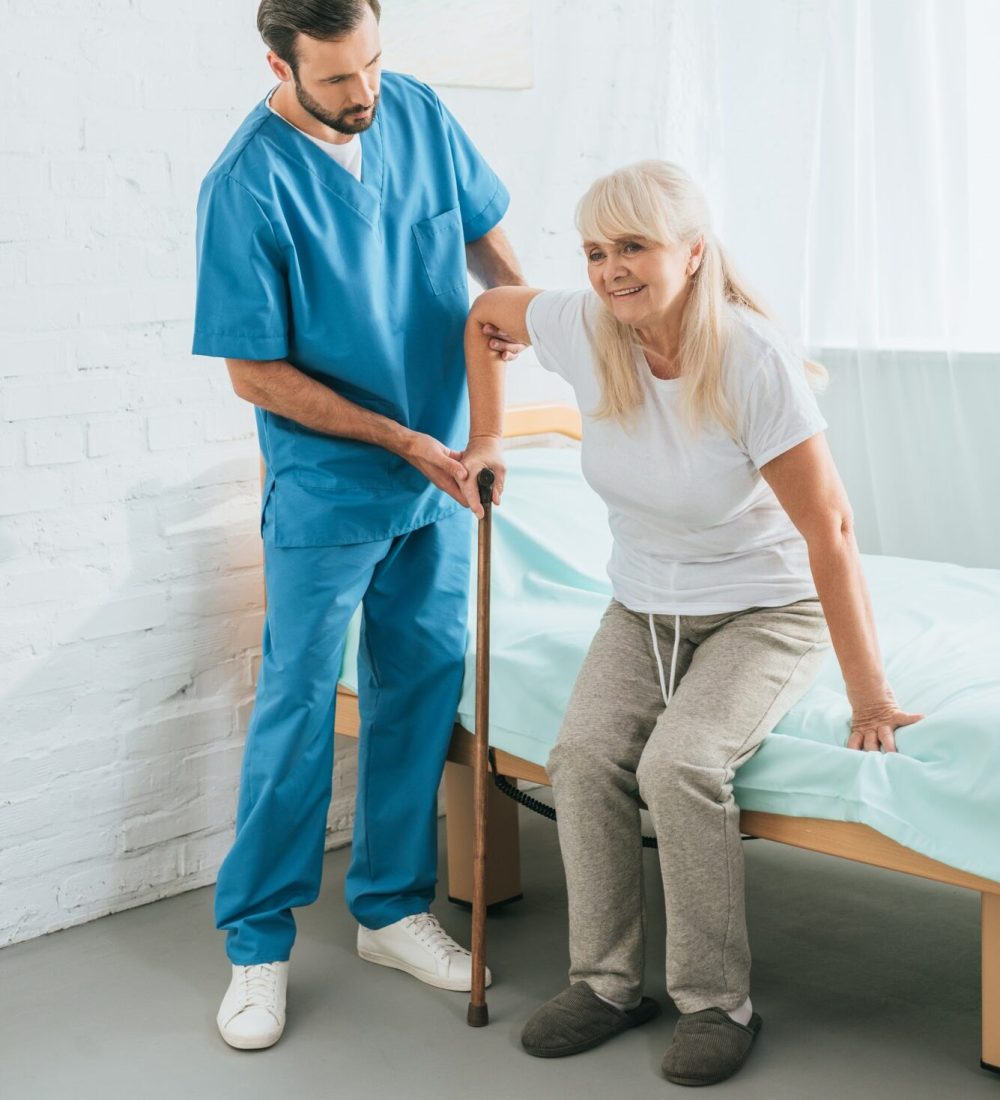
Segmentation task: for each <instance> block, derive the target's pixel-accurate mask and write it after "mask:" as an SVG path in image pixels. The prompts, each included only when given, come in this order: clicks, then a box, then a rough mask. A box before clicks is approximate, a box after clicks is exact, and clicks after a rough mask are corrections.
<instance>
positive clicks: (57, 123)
mask: <svg viewBox="0 0 1000 1100" xmlns="http://www.w3.org/2000/svg"><path fill="white" fill-rule="evenodd" d="M253 7H254V5H252V4H249V5H248V4H247V3H246V2H245V0H213V2H212V3H203V2H202V0H197V2H194V0H188V2H185V3H178V2H177V0H173V2H171V3H169V4H167V3H163V2H162V0H150V2H146V0H141V2H140V0H89V2H88V0H84V2H82V3H80V2H72V3H71V2H69V0H0V25H2V27H3V31H4V37H5V39H6V40H7V41H19V42H21V43H22V44H23V46H24V48H23V49H22V51H21V53H20V55H19V58H18V59H17V60H14V61H11V62H10V64H9V65H7V66H5V68H4V73H3V75H2V76H0V618H2V629H0V715H2V717H0V946H2V945H4V944H7V943H13V942H16V941H18V940H21V939H26V938H29V937H31V936H35V935H39V934H41V933H43V932H47V931H51V930H53V929H56V928H62V927H66V926H68V925H72V924H76V923H80V922H82V921H86V920H90V919H92V918H94V917H97V916H100V915H102V914H105V913H108V912H113V911H115V910H118V909H123V908H127V907H129V906H132V905H137V904H141V903H143V902H146V901H151V900H153V899H155V898H159V897H163V896H166V895H168V894H172V893H177V892H179V891H182V890H186V889H190V888H192V887H195V886H201V885H204V884H206V883H211V882H213V881H214V879H215V874H216V871H217V869H218V865H219V863H220V862H221V860H222V858H223V856H224V855H225V852H226V850H227V847H228V845H229V843H230V839H231V833H232V820H233V814H234V811H235V802H236V790H237V782H238V774H239V764H240V756H241V751H242V743H243V739H244V735H245V731H246V723H247V719H248V717H249V713H250V709H251V700H252V697H253V678H254V675H255V672H256V666H255V658H256V657H257V655H258V653H259V648H260V631H261V626H262V610H261V607H262V582H261V570H260V540H259V536H258V534H257V509H258V495H257V449H256V444H255V441H254V430H253V416H252V410H251V409H250V408H249V406H246V405H245V404H244V403H242V402H240V401H238V400H237V398H235V397H234V396H233V395H232V393H231V390H230V387H229V382H228V377H227V376H226V372H225V368H224V367H223V366H222V364H221V363H217V362H211V361H208V360H195V359H193V358H192V357H191V356H190V354H189V348H190V338H191V317H192V303H193V292H194V207H195V199H196V195H197V187H198V183H199V182H200V180H201V177H202V175H203V174H204V172H205V171H206V170H207V169H208V167H209V166H210V164H211V163H212V161H213V160H214V159H215V157H216V156H217V154H218V153H219V151H220V150H221V148H222V146H223V144H224V143H225V141H226V140H227V139H228V137H229V136H230V134H231V133H232V131H233V129H234V128H235V126H236V125H237V124H238V122H239V121H240V119H241V118H242V117H243V115H244V114H245V113H246V111H247V110H248V109H249V107H250V106H251V105H252V104H253V103H254V102H255V101H256V99H257V98H259V96H260V95H261V94H262V93H263V92H264V91H265V90H266V88H267V87H268V86H269V83H270V82H269V79H268V73H267V70H266V68H265V66H264V63H263V52H262V49H261V46H260V42H259V40H258V38H257V35H256V31H255V28H254V26H253ZM340 748H341V746H339V745H338V749H340ZM355 766H356V765H355V761H354V758H353V752H352V748H351V747H350V743H348V747H347V748H346V751H344V752H340V754H339V760H338V764H337V772H338V774H337V777H336V780H335V782H336V785H337V789H338V790H339V792H340V796H339V798H338V799H336V800H335V803H334V805H333V806H332V807H331V813H330V826H331V827H330V831H329V838H330V843H331V844H332V843H340V842H344V841H346V839H347V838H348V836H349V829H350V826H351V824H352V821H351V806H352V799H353V778H354V770H355Z"/></svg>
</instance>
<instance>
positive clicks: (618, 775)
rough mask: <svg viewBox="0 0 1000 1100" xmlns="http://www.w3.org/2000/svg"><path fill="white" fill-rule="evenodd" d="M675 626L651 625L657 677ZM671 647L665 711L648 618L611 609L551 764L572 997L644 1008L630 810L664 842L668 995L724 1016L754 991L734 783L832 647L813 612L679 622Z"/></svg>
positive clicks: (812, 608) (793, 609) (636, 836)
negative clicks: (581, 991) (580, 989)
mask: <svg viewBox="0 0 1000 1100" xmlns="http://www.w3.org/2000/svg"><path fill="white" fill-rule="evenodd" d="M674 621H675V620H674V616H673V615H657V616H655V617H654V622H655V626H656V632H657V640H658V643H659V650H660V654H661V656H662V658H663V663H664V665H665V666H666V668H667V669H668V670H669V667H670V659H671V654H672V651H673V645H674ZM678 633H679V637H680V642H679V647H678V651H677V673H676V674H677V680H676V687H675V690H674V693H673V695H672V697H671V699H670V703H669V705H668V706H665V705H664V700H663V693H662V691H661V685H660V674H659V671H658V669H657V664H656V658H655V655H654V650H653V642H652V637H651V634H650V627H649V616H648V615H643V614H638V613H636V612H633V611H629V610H628V609H627V608H625V607H624V606H623V605H622V604H620V603H618V602H617V601H615V600H612V601H611V604H610V606H609V607H608V609H607V611H605V613H604V617H603V619H602V620H601V625H600V627H599V628H598V631H597V634H596V635H595V637H594V640H593V642H592V643H591V646H590V650H589V651H588V653H587V657H586V659H585V660H584V663H583V667H582V668H581V670H580V675H579V677H578V679H577V681H576V685H575V687H574V688H573V693H572V696H571V697H570V701H569V706H568V707H567V710H566V715H565V717H564V719H563V724H562V728H561V730H560V733H559V737H558V740H557V742H556V745H555V747H554V748H553V749H552V753H551V755H550V756H549V761H548V771H549V775H550V777H551V779H552V788H553V792H554V795H555V804H556V809H557V810H558V815H559V844H560V847H561V848H562V856H563V862H564V864H565V868H566V882H567V887H568V891H569V941H570V964H571V965H570V981H571V982H577V981H587V982H588V983H589V984H590V986H591V988H593V989H594V990H595V991H596V992H598V993H600V994H602V995H603V996H605V997H609V998H611V999H612V1000H615V1001H619V1002H623V1003H626V1002H630V1001H632V1000H634V999H635V998H636V997H637V996H639V994H640V992H641V989H642V980H643V948H644V943H643V939H644V936H643V912H642V896H643V893H642V847H641V839H640V837H641V832H640V822H639V799H640V798H641V799H642V800H644V801H645V803H646V805H647V806H648V807H649V810H650V813H651V815H652V819H653V824H654V827H655V829H656V835H657V837H658V839H659V857H660V870H661V873H662V875H663V891H664V898H665V903H666V916H667V991H668V992H669V994H670V996H671V997H672V998H673V1000H674V1002H675V1004H676V1005H677V1007H678V1009H679V1010H680V1011H681V1012H698V1011H700V1010H701V1009H703V1008H709V1007H711V1006H716V1007H718V1008H721V1009H724V1010H731V1009H734V1008H736V1007H737V1006H739V1005H741V1004H742V1003H743V1002H744V1000H745V999H746V998H747V996H748V995H749V988H750V949H749V946H748V943H747V929H746V909H745V904H744V887H743V851H742V847H741V844H740V828H739V824H740V811H739V807H738V806H737V805H736V802H735V800H734V798H733V789H732V779H733V773H734V771H735V769H736V768H738V767H739V766H740V764H742V763H744V762H745V761H746V760H747V759H749V757H750V756H752V755H753V753H754V752H755V751H756V750H757V749H758V748H759V747H760V744H761V742H762V741H763V740H764V738H765V737H766V736H767V734H768V733H769V732H770V731H771V730H772V729H773V728H774V726H775V725H776V724H777V722H778V721H779V720H780V719H781V717H782V716H783V715H784V714H785V712H786V711H788V710H789V708H790V707H791V706H792V705H793V704H794V703H795V702H796V701H797V700H798V699H799V698H800V697H801V696H802V694H803V693H804V692H805V690H806V689H807V688H808V687H809V685H810V683H811V682H812V680H813V679H814V677H815V676H816V674H817V672H818V671H819V667H820V665H821V663H822V661H823V658H824V656H825V653H826V650H827V649H828V646H829V634H828V632H827V627H826V621H825V619H824V617H823V611H822V608H821V607H820V603H819V600H817V599H810V600H800V601H799V602H798V603H793V604H788V605H787V606H785V607H757V608H750V609H749V610H747V611H738V612H730V613H727V614H723V615H690V616H689V615H682V616H681V617H680V630H679V632H678ZM667 675H668V676H669V672H668V673H667Z"/></svg>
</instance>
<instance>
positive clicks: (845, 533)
mask: <svg viewBox="0 0 1000 1100" xmlns="http://www.w3.org/2000/svg"><path fill="white" fill-rule="evenodd" d="M760 472H761V474H762V476H763V477H764V479H765V480H766V481H767V483H768V485H770V486H771V488H772V489H773V490H774V495H775V496H776V497H777V498H778V501H779V503H780V504H781V506H782V507H783V508H784V509H785V511H786V512H787V513H788V516H789V518H790V519H791V521H792V523H794V524H795V526H796V528H797V529H798V530H799V532H800V533H801V534H802V537H803V538H804V539H805V540H806V545H807V546H808V548H809V565H810V567H811V569H812V575H813V580H814V581H815V582H816V592H817V594H818V596H819V599H820V603H821V604H822V605H823V612H824V614H825V615H826V621H827V625H828V626H829V628H830V639H831V641H832V642H833V649H834V652H835V653H836V655H837V660H838V661H839V662H840V668H841V671H842V672H843V674H844V682H845V684H846V685H847V697H848V699H849V700H850V703H851V709H852V711H853V717H852V721H851V736H850V738H849V740H848V742H847V747H848V748H851V749H869V750H874V751H878V748H879V746H880V745H881V746H882V747H883V748H884V749H885V750H886V752H895V751H896V741H895V737H894V735H893V731H894V730H896V729H897V728H898V727H900V726H908V725H911V724H912V723H913V722H918V721H920V719H921V718H922V717H923V715H922V714H906V713H904V712H903V711H901V710H900V709H899V707H898V706H897V705H896V700H895V698H894V696H893V694H892V689H891V688H890V687H889V683H888V681H887V680H886V677H885V670H884V668H883V666H882V654H881V652H880V650H879V644H878V636H877V634H876V631H875V619H874V616H873V614H872V606H871V599H870V597H869V594H868V586H867V584H866V583H865V578H864V574H863V573H862V571H861V557H860V555H859V553H858V546H857V543H856V542H855V540H854V525H853V515H852V513H851V506H850V503H849V502H848V499H847V493H846V492H845V491H844V486H843V484H842V483H841V480H840V476H839V474H838V473H837V468H836V466H835V465H834V462H833V456H832V455H831V454H830V448H829V447H828V446H827V442H826V436H825V435H823V434H822V433H821V434H818V435H814V436H812V438H810V439H807V440H806V441H805V442H804V443H800V444H799V445H798V446H796V447H792V449H791V450H789V451H786V452H785V453H784V454H782V455H779V456H778V457H777V458H775V459H772V460H771V461H770V462H768V463H766V464H765V465H764V466H762V467H761V471H760Z"/></svg>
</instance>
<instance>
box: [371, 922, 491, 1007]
mask: <svg viewBox="0 0 1000 1100" xmlns="http://www.w3.org/2000/svg"><path fill="white" fill-rule="evenodd" d="M358 954H359V955H360V956H361V957H362V958H363V959H367V960H368V961H369V962H373V963H379V964H380V965H381V966H391V967H394V968H395V969H396V970H405V971H406V973H407V974H412V975H413V976H414V978H419V979H420V980H421V981H422V982H426V983H427V984H428V985H435V986H437V987H438V989H455V990H464V991H465V992H468V991H469V990H470V989H472V953H471V952H469V951H467V950H466V949H465V948H464V947H460V946H459V945H458V944H457V943H455V941H454V940H453V939H452V938H451V936H449V935H448V933H447V932H446V931H445V930H444V929H443V928H442V927H441V925H440V923H439V922H438V919H437V917H435V916H434V915H433V913H417V914H415V915H414V916H412V917H404V918H403V919H402V920H398V921H396V923H395V924H390V925H388V926H387V927H385V928H378V929H374V930H373V929H371V928H365V927H364V926H363V925H358ZM492 981H493V975H492V974H490V971H489V968H488V967H487V970H486V984H487V985H489V984H490V983H491V982H492Z"/></svg>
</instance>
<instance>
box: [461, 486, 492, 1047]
mask: <svg viewBox="0 0 1000 1100" xmlns="http://www.w3.org/2000/svg"><path fill="white" fill-rule="evenodd" d="M476 480H477V483H478V487H479V502H480V504H482V506H483V518H482V519H481V520H480V521H479V564H478V583H477V597H476V600H477V603H476V723H475V724H476V729H475V737H474V738H473V742H474V744H473V750H472V751H473V753H474V757H473V776H474V781H473V791H472V806H473V822H474V832H473V836H472V996H471V997H470V999H469V1015H468V1022H469V1027H485V1026H486V1025H487V1024H488V1023H489V1022H490V1012H489V1009H488V1008H487V1006H486V798H487V783H488V780H489V751H490V729H489V727H490V535H491V534H492V526H493V482H494V480H495V479H494V476H493V471H492V470H491V469H490V468H489V467H484V468H483V469H482V470H480V471H479V476H478V477H477V479H476Z"/></svg>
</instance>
